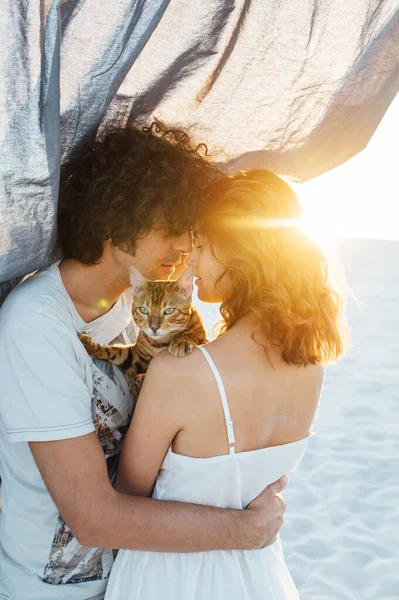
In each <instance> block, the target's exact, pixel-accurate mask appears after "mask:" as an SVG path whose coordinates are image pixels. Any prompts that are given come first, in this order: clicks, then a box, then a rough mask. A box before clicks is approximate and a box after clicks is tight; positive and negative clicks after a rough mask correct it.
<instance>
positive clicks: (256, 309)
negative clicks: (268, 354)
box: [199, 170, 346, 366]
mask: <svg viewBox="0 0 399 600" xmlns="http://www.w3.org/2000/svg"><path fill="white" fill-rule="evenodd" d="M300 217H301V207H300V204H299V201H298V198H297V196H296V194H295V192H294V191H293V190H292V189H291V187H290V186H289V185H288V184H287V183H286V182H285V181H284V180H282V179H281V178H280V177H278V176H277V175H274V174H273V173H270V172H269V171H265V170H253V171H247V172H245V171H242V172H240V173H237V174H234V175H230V176H223V177H221V178H219V179H218V180H217V181H215V182H214V183H211V184H210V187H209V190H208V199H207V201H206V202H205V204H204V206H203V211H202V214H201V218H200V221H199V231H200V232H201V233H202V234H203V235H204V237H205V240H206V243H208V244H209V245H210V248H211V251H212V253H213V255H214V257H215V258H216V260H217V262H218V263H220V264H221V265H222V267H223V274H222V276H221V277H220V278H219V281H220V280H221V279H222V278H223V277H224V275H227V276H228V282H229V286H228V289H229V292H228V297H225V298H224V300H223V302H222V305H221V314H222V317H223V321H222V324H221V333H223V332H225V331H227V330H228V329H230V328H231V327H232V326H233V325H234V324H235V323H236V322H237V321H238V319H240V318H241V317H242V316H244V315H245V314H248V312H250V311H251V312H252V314H255V315H256V316H257V317H258V319H259V323H261V324H262V327H263V330H264V332H265V334H266V339H267V340H269V342H270V343H271V344H276V345H277V346H278V347H279V348H280V349H281V355H282V358H283V360H284V361H285V362H286V363H288V364H291V365H303V366H305V365H309V364H317V363H327V362H328V361H330V360H335V359H337V358H338V357H339V356H340V355H341V353H342V352H343V346H344V336H345V330H346V327H345V325H344V321H343V316H342V308H343V301H342V298H341V296H340V294H339V293H338V291H337V290H336V289H334V287H333V286H332V284H331V283H330V281H329V273H328V264H327V260H326V258H325V256H324V255H323V253H322V251H321V249H320V248H319V247H318V245H317V244H316V243H315V242H314V241H313V240H312V239H311V238H310V237H309V236H308V235H307V234H306V233H305V232H304V231H303V230H302V229H301V227H300V226H299V223H298V219H300Z"/></svg>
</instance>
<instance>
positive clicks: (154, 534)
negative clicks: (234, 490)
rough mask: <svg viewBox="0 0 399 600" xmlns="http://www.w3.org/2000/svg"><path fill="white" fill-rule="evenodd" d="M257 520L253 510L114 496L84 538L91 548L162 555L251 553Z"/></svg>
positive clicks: (86, 529)
mask: <svg viewBox="0 0 399 600" xmlns="http://www.w3.org/2000/svg"><path fill="white" fill-rule="evenodd" d="M96 512H97V511H96ZM252 520H253V519H252V514H250V513H249V511H241V510H225V509H220V508H213V507H206V506H201V505H196V504H185V503H182V502H169V501H163V500H153V499H151V498H142V497H138V496H126V495H123V494H119V493H118V492H114V497H113V499H112V501H111V503H110V504H109V506H108V507H104V509H103V510H100V511H99V512H98V513H97V515H96V517H95V518H93V517H91V518H89V520H88V522H87V524H86V526H85V528H84V531H82V534H81V535H80V536H79V535H78V539H79V537H80V540H79V541H80V542H81V543H83V544H84V545H86V546H89V547H100V548H128V549H134V550H152V551H158V552H200V551H205V550H233V549H248V548H254V547H256V546H257V540H256V539H255V538H256V530H255V527H254V526H253V525H252Z"/></svg>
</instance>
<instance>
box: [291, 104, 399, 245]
mask: <svg viewBox="0 0 399 600" xmlns="http://www.w3.org/2000/svg"><path fill="white" fill-rule="evenodd" d="M398 136H399V94H398V96H397V97H396V98H395V100H394V101H393V103H392V104H391V106H390V107H389V109H388V111H387V112H386V113H385V116H384V118H383V120H382V121H381V123H380V125H379V127H378V128H377V131H376V132H375V134H374V136H373V137H372V139H371V140H370V142H369V144H368V146H367V148H366V149H365V150H363V152H361V153H360V154H358V155H356V156H355V157H353V158H352V159H350V160H349V161H347V162H346V163H344V164H343V165H341V166H339V167H337V168H336V169H333V170H332V171H329V172H328V173H325V174H323V175H320V176H319V177H316V178H315V179H312V180H311V181H308V182H306V183H302V184H299V185H295V186H294V187H295V190H296V191H297V193H298V195H299V198H300V200H301V202H302V205H303V208H304V226H305V228H306V230H307V231H308V232H309V233H310V234H311V235H312V236H313V237H315V238H316V239H318V240H319V241H323V242H324V241H328V240H331V238H336V237H356V238H359V237H360V238H374V239H392V240H399V184H398V180H397V176H398V172H399V148H398Z"/></svg>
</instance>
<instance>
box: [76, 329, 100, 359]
mask: <svg viewBox="0 0 399 600" xmlns="http://www.w3.org/2000/svg"><path fill="white" fill-rule="evenodd" d="M78 338H79V339H80V341H81V342H82V344H83V346H84V347H85V350H86V352H87V354H89V355H90V356H92V357H93V358H101V354H102V353H101V352H100V344H97V342H95V341H94V340H92V338H91V337H90V336H89V335H87V334H86V333H78Z"/></svg>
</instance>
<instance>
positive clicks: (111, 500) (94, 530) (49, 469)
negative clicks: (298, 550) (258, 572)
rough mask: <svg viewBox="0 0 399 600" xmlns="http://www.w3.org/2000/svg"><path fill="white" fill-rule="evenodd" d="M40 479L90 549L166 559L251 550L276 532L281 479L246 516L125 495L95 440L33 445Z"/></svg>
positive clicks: (280, 507) (280, 513)
mask: <svg viewBox="0 0 399 600" xmlns="http://www.w3.org/2000/svg"><path fill="white" fill-rule="evenodd" d="M29 445H30V448H31V451H32V454H33V457H34V459H35V461H36V464H37V466H38V468H39V470H40V473H41V475H42V477H43V480H44V482H45V484H46V486H47V488H48V490H49V492H50V494H51V496H52V498H53V500H54V502H55V503H56V505H57V507H58V509H59V511H60V514H61V515H62V517H63V519H64V520H65V521H66V523H67V524H68V525H69V527H70V528H71V530H72V532H73V533H74V535H75V536H76V538H77V540H78V541H79V542H80V543H81V544H83V545H85V546H88V547H100V548H130V549H137V550H153V551H165V552H197V551H203V550H232V549H252V548H260V547H263V546H267V545H269V544H270V543H272V542H273V541H274V539H275V537H276V535H277V533H278V531H279V529H280V527H281V525H282V517H283V513H284V511H285V503H284V501H283V500H282V499H281V498H279V497H278V496H277V494H278V493H279V492H281V490H282V489H283V488H284V487H285V485H286V481H284V480H283V478H282V479H280V480H279V481H278V482H276V483H274V484H272V485H271V486H269V487H268V488H266V490H265V491H264V492H262V494H261V495H260V496H258V498H257V499H256V500H254V502H252V503H251V504H250V505H249V507H248V509H247V510H243V511H236V510H224V509H218V508H212V507H204V506H199V505H193V504H184V503H179V502H167V501H159V500H153V499H151V498H140V497H134V496H127V495H124V494H120V493H118V492H117V491H115V490H114V489H113V488H112V486H111V484H110V482H109V479H108V474H107V467H106V461H105V458H104V454H103V452H102V449H101V446H100V443H99V441H98V438H97V436H96V434H95V433H94V432H93V433H90V434H87V435H83V436H80V437H77V438H72V439H67V440H59V441H52V442H31V443H30V444H29Z"/></svg>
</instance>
